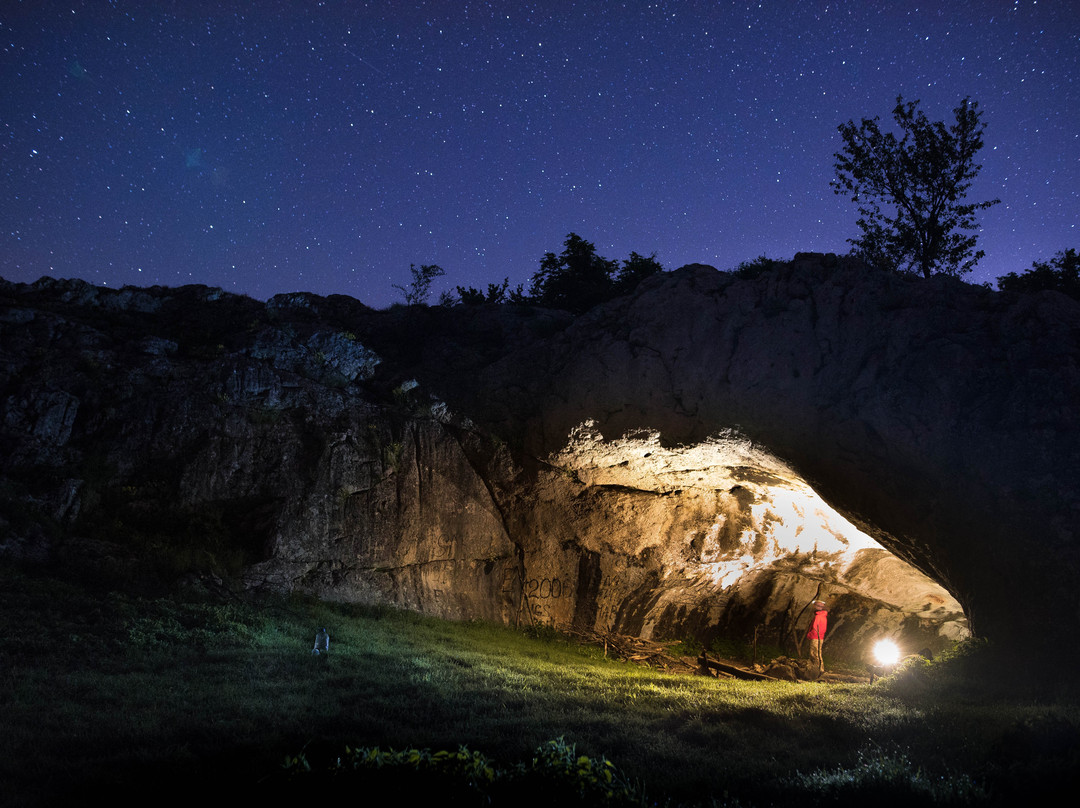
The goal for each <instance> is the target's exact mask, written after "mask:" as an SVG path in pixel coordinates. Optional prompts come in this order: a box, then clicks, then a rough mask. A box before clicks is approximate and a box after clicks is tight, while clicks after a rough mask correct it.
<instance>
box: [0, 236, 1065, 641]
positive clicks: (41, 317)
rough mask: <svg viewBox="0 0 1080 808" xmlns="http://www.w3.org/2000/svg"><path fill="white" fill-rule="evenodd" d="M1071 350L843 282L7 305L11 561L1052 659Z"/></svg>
mask: <svg viewBox="0 0 1080 808" xmlns="http://www.w3.org/2000/svg"><path fill="white" fill-rule="evenodd" d="M1078 355H1080V306H1077V305H1076V304H1075V303H1074V302H1072V301H1069V300H1068V299H1066V298H1064V297H1061V296H1058V295H1054V294H1051V293H1046V294H1040V295H1033V296H1026V297H1014V296H1006V295H1003V294H998V293H994V292H991V291H989V290H985V289H981V288H977V287H970V286H966V285H964V284H961V283H958V282H955V281H949V280H947V279H936V280H931V281H924V280H918V279H914V278H905V277H901V276H896V275H892V274H885V273H877V272H874V271H871V270H868V269H866V268H865V267H861V266H856V265H850V264H847V263H845V262H844V261H843V260H836V259H834V258H832V257H825V256H800V257H797V260H796V261H795V262H793V263H792V264H791V265H789V266H787V267H785V268H782V269H779V270H776V271H773V272H770V273H767V274H763V275H761V276H759V277H756V278H755V277H738V276H736V275H733V274H730V273H719V272H717V271H716V270H714V269H712V268H709V267H703V266H699V265H695V266H691V267H686V268H684V269H682V270H679V271H676V272H673V273H666V274H664V275H662V276H659V277H656V278H653V279H650V280H648V281H646V282H645V283H644V284H642V286H641V287H639V289H638V290H637V292H635V294H633V295H631V296H629V297H626V298H622V299H619V300H616V301H612V302H611V303H609V304H606V305H604V306H602V307H600V308H598V309H595V310H593V311H592V312H590V313H589V314H587V315H585V316H582V317H579V318H577V319H572V318H570V317H569V316H567V315H563V314H560V313H555V312H547V311H542V310H533V309H528V308H517V307H486V306H482V307H457V308H455V309H442V308H432V309H424V308H411V309H392V310H390V311H387V312H373V311H371V310H368V309H366V308H365V307H363V306H361V305H360V304H358V303H356V301H353V300H351V299H350V298H343V297H331V298H318V297H315V296H311V295H289V296H279V297H277V298H274V299H272V300H271V301H270V302H268V303H267V304H262V303H258V302H256V301H252V300H248V299H245V298H237V297H235V296H230V295H224V294H223V293H221V292H220V291H218V290H208V289H205V288H203V287H185V288H183V289H178V290H168V289H159V288H155V289H150V290H132V289H125V290H122V291H120V292H115V291H110V290H101V289H94V288H93V287H89V286H88V285H86V284H81V283H78V282H54V281H43V282H39V283H38V284H35V285H34V286H20V285H11V284H7V285H5V286H3V288H0V363H2V364H0V382H2V387H0V407H2V411H0V417H2V422H0V423H2V429H0V439H2V443H0V451H2V453H0V457H2V462H3V466H2V469H0V470H2V472H3V480H2V483H3V487H2V489H0V501H2V503H3V505H4V507H3V511H2V512H3V516H2V518H0V546H2V547H3V549H4V551H6V552H7V553H8V554H11V555H21V556H24V557H31V558H35V557H36V558H52V559H62V560H66V561H67V562H68V563H78V564H79V565H80V568H82V569H85V570H88V571H89V572H88V573H87V574H96V575H101V576H105V577H130V576H132V575H138V576H143V575H149V574H151V573H152V572H153V573H155V574H160V565H161V563H163V562H162V558H164V560H165V561H167V562H168V565H169V566H170V567H171V568H172V569H173V570H175V569H181V570H183V569H189V568H190V569H206V568H207V567H208V566H212V565H211V564H210V562H209V561H208V560H207V559H213V564H215V565H216V567H217V569H218V570H219V571H220V570H221V569H222V568H223V567H228V568H230V569H232V570H234V571H237V572H242V576H243V579H244V580H245V581H246V582H247V585H248V586H253V587H254V586H269V587H272V588H275V589H301V590H305V591H310V592H313V593H316V594H319V595H321V596H324V597H332V598H340V599H351V600H360V601H368V602H387V603H394V604H398V605H401V606H404V607H407V608H412V609H416V610H420V611H425V612H428V613H432V614H438V615H442V616H447V617H452V618H484V619H493V620H499V621H514V620H522V619H529V618H530V617H531V618H532V619H539V620H543V621H548V622H558V623H565V624H575V625H578V626H585V627H591V628H598V629H601V630H608V629H613V630H616V631H620V632H626V633H638V634H642V635H644V636H655V637H683V636H696V637H698V638H699V639H702V640H705V641H706V642H707V641H709V640H711V639H712V638H714V637H721V636H722V637H728V638H733V639H737V640H749V639H751V638H753V637H754V635H755V631H756V632H757V636H758V639H759V640H760V641H761V642H763V643H767V644H775V643H781V644H788V643H791V642H792V641H793V639H794V638H796V637H798V636H799V635H801V634H802V633H805V628H806V626H805V623H807V622H808V619H809V615H808V612H806V611H804V607H805V606H806V604H807V602H809V600H811V599H812V598H813V597H815V596H818V597H822V598H824V599H826V600H827V601H828V602H829V604H830V612H831V625H832V627H833V633H832V635H831V637H830V641H829V642H828V643H827V645H826V651H827V653H828V652H829V649H830V645H831V646H832V649H833V652H836V651H847V652H849V653H858V652H860V651H861V649H862V648H864V647H865V646H866V645H867V644H868V641H869V639H871V638H872V637H873V636H876V635H879V634H881V633H888V634H893V635H896V636H899V637H901V638H902V639H903V640H904V641H905V643H906V644H907V645H908V647H909V648H911V649H912V650H914V649H915V648H921V647H924V646H926V647H931V648H934V649H935V650H936V649H937V648H940V647H943V646H944V645H945V644H946V643H947V642H949V641H950V640H952V639H955V638H956V637H958V636H962V635H963V634H964V633H965V632H966V631H967V621H966V619H965V616H964V614H963V613H962V611H966V612H967V617H968V618H971V619H972V620H973V622H974V627H975V628H976V629H977V630H978V631H979V632H980V633H983V634H986V635H989V636H994V637H997V638H1001V639H1002V640H1003V641H1008V642H1014V641H1017V642H1025V643H1027V642H1031V641H1033V640H1035V639H1037V638H1042V639H1051V640H1053V639H1054V632H1057V631H1062V632H1065V631H1071V630H1072V629H1074V628H1075V627H1076V623H1077V622H1080V609H1078V601H1077V597H1076V595H1075V593H1074V591H1073V587H1072V583H1073V582H1074V581H1075V580H1076V571H1077V548H1076V538H1075V533H1074V530H1075V528H1074V523H1075V518H1076V516H1077V515H1078V513H1080V494H1078V489H1080V484H1078V483H1077V480H1078V479H1080V475H1078V474H1077V472H1078V471H1080V449H1078V438H1077V434H1078V433H1077V429H1076V427H1077V423H1076V421H1077V418H1078V415H1077V408H1076V406H1075V405H1076V403H1077V402H1078V401H1080V377H1078V373H1077V366H1076V359H1077V356H1078ZM890 551H891V552H890ZM151 558H153V559H155V564H157V566H154V565H151V564H150V563H149V559H151ZM901 559H903V560H901ZM906 562H910V564H909V563H906ZM911 565H914V567H916V568H918V570H921V571H922V572H925V573H927V574H928V575H929V576H931V578H933V580H932V581H931V580H928V579H927V578H926V577H924V576H923V575H921V574H920V573H919V572H918V571H917V570H916V569H914V568H913V567H912V566H911ZM961 604H962V605H963V609H962V608H961ZM1018 606H1019V607H1022V609H1018ZM1032 626H1039V627H1042V628H1041V629H1040V630H1039V631H1033V630H1032Z"/></svg>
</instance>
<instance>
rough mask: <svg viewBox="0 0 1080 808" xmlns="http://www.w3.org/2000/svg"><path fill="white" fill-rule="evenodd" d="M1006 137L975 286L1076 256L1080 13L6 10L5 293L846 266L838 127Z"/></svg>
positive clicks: (681, 7)
mask: <svg viewBox="0 0 1080 808" xmlns="http://www.w3.org/2000/svg"><path fill="white" fill-rule="evenodd" d="M898 94H902V95H903V96H904V98H905V99H906V100H916V99H919V100H921V102H922V103H921V105H920V108H921V109H923V110H924V111H925V112H926V113H927V114H928V115H929V117H931V118H932V119H945V120H947V121H951V119H952V109H953V108H954V107H955V106H956V105H957V104H958V102H959V101H960V100H961V99H962V98H963V97H964V96H970V97H971V98H972V99H974V100H975V101H978V102H979V105H980V108H981V110H982V111H983V120H984V122H985V123H986V125H987V129H986V134H985V143H986V146H985V148H984V149H983V151H982V152H981V154H980V161H981V162H982V163H983V171H982V174H981V175H980V177H979V179H978V180H977V182H976V184H975V187H974V188H973V190H972V192H971V194H970V196H969V199H970V200H972V201H977V200H982V199H990V198H994V197H999V198H1000V199H1001V200H1002V204H1000V205H997V206H995V207H993V208H991V209H990V210H988V211H983V212H981V213H980V214H979V220H980V222H981V223H982V227H983V229H982V233H981V236H980V243H979V246H980V247H981V248H982V249H984V250H985V251H986V257H985V258H984V259H983V260H982V262H981V263H980V264H979V266H978V268H977V269H976V270H975V272H974V273H972V274H971V275H969V276H967V279H968V280H970V281H975V282H982V281H993V280H995V279H996V278H997V277H998V276H1000V275H1003V274H1005V273H1006V272H1010V271H1018V272H1022V271H1023V270H1025V269H1027V268H1028V267H1030V265H1031V262H1032V261H1033V260H1036V259H1039V260H1045V259H1047V258H1050V257H1051V256H1052V255H1053V254H1054V253H1056V252H1058V251H1059V250H1062V249H1065V248H1067V247H1080V228H1078V226H1077V223H1078V219H1080V3H1076V2H1072V1H1071V0H1040V2H1038V3H1036V2H1033V1H1032V0H1021V1H1020V2H1015V3H1013V2H1005V1H1004V0H1001V1H998V0H986V1H985V2H965V1H964V0H943V1H942V2H907V1H906V0H879V2H869V1H867V0H846V1H843V2H815V1H814V0H803V1H802V2H794V0H792V1H790V2H779V1H777V0H763V1H762V2H754V3H745V2H738V3H731V2H653V3H646V2H625V3H615V2H576V3H575V2H559V0H546V1H545V2H537V3H527V2H498V1H497V2H471V0H470V1H468V2H467V1H466V0H460V1H458V2H452V1H451V0H442V1H440V2H426V3H425V2H414V3H407V2H345V1H344V0H340V1H338V2H305V3H299V2H297V3H287V2H260V3H239V2H219V3H208V2H199V1H198V0H192V1H187V0H185V1H184V2H151V1H150V0H143V1H142V2H134V1H132V2H104V0H100V1H97V2H77V1H73V2H67V3H56V2H15V1H14V0H4V2H2V3H0V176H2V181H3V195H2V197H0V276H2V277H4V278H7V279H8V280H15V281H34V280H36V279H37V278H39V277H41V276H42V275H50V276H53V277H63V278H69V277H78V278H83V279H85V280H87V281H90V282H91V283H94V284H98V285H107V286H112V287H118V286H121V285H124V284H136V285H140V286H149V285H153V284H164V285H168V286H179V285H182V284H187V283H203V284H208V285H211V286H220V287H222V288H224V289H226V290H229V291H235V292H240V293H243V294H247V295H251V296H253V297H256V298H259V299H265V298H267V297H269V296H270V295H273V294H277V293H279V292H290V291H301V290H302V291H311V292H316V293H318V294H324V295H325V294H333V293H340V294H347V295H352V296H353V297H356V298H359V299H360V300H362V301H363V302H365V303H367V304H369V305H372V306H377V307H383V306H386V305H388V304H389V303H391V302H393V301H395V300H399V299H400V294H399V293H398V292H396V291H395V290H394V289H393V288H392V284H395V283H397V284H402V285H404V284H406V283H407V282H408V280H409V265H410V264H411V263H415V264H418V265H419V264H431V263H434V264H439V265H440V266H442V267H443V268H444V269H445V270H446V273H447V274H446V276H445V277H444V278H441V279H439V281H438V282H437V285H436V287H435V292H436V294H437V293H438V292H439V291H442V290H444V289H453V287H454V286H457V285H462V286H469V285H471V286H476V287H479V288H484V287H486V285H487V284H488V283H491V282H500V281H502V279H503V278H504V277H509V278H510V282H511V285H512V286H515V285H517V284H518V283H524V284H525V285H526V288H527V287H528V281H529V278H530V277H531V275H532V273H533V272H535V271H536V269H537V267H538V265H539V260H540V258H541V257H542V255H543V254H544V253H545V252H547V251H553V252H560V251H561V249H562V242H563V240H564V239H565V238H566V235H567V234H568V233H570V232H575V233H578V234H579V235H581V236H582V237H584V238H586V239H588V240H589V241H592V242H593V243H595V244H596V247H597V250H598V252H599V253H600V254H601V255H604V256H605V257H608V258H614V259H623V258H626V257H627V256H628V255H629V253H630V251H631V250H634V251H636V252H638V253H642V254H644V255H648V254H650V253H653V252H655V253H656V256H657V258H658V260H659V261H660V262H661V263H662V264H663V265H664V266H665V268H667V269H674V268H677V267H679V266H681V265H683V264H686V263H691V262H703V263H709V264H713V265H715V266H717V267H719V268H721V269H727V268H731V267H733V266H735V265H737V264H738V263H739V262H740V261H743V260H746V259H751V258H754V257H756V256H759V255H762V254H765V255H767V256H769V257H770V258H791V257H792V255H793V254H794V253H795V252H798V251H803V250H814V251H821V252H846V251H847V250H848V248H849V245H847V243H846V239H848V238H852V237H854V236H856V235H857V230H856V226H855V221H856V218H857V216H856V210H855V205H854V204H852V203H851V201H850V200H848V199H845V198H844V197H839V196H835V195H834V194H833V193H832V191H831V189H830V187H829V181H830V179H831V178H832V177H833V174H834V172H833V156H832V155H833V153H834V152H835V151H837V150H838V149H839V148H840V145H841V144H840V139H839V135H838V133H837V131H836V127H837V125H838V124H840V123H842V122H844V121H847V120H849V119H855V120H858V119H861V118H863V117H871V116H874V115H878V116H881V118H882V120H883V122H888V123H890V124H891V114H890V113H891V110H892V108H893V106H894V105H895V99H896V96H897V95H898Z"/></svg>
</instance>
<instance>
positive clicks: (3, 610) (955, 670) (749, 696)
mask: <svg viewBox="0 0 1080 808" xmlns="http://www.w3.org/2000/svg"><path fill="white" fill-rule="evenodd" d="M321 626H326V627H327V628H328V629H329V631H330V636H331V638H332V641H331V642H332V644H331V653H330V654H329V655H328V656H323V657H313V656H312V655H311V654H310V648H311V646H312V643H313V641H314V636H315V632H316V630H317V629H318V628H319V627H321ZM983 656H984V655H983V654H981V653H979V652H976V653H975V654H974V655H973V656H970V657H963V656H960V657H958V658H957V659H955V660H952V661H950V662H945V663H940V664H936V665H932V666H920V667H918V668H916V669H912V670H911V671H909V672H908V673H906V674H905V675H902V676H898V677H894V678H892V679H888V680H884V681H879V682H878V683H876V684H875V685H872V686H871V685H823V684H814V683H757V682H739V681H719V680H711V679H707V678H703V677H693V676H674V675H669V674H663V673H659V672H656V671H652V670H649V669H645V668H641V667H637V666H634V665H629V664H625V663H620V662H615V661H612V660H609V659H605V658H604V657H603V653H602V651H601V650H599V649H596V648H591V647H584V646H580V645H577V644H575V643H572V642H569V641H567V640H565V639H563V638H561V637H559V636H557V635H554V634H553V633H551V632H539V633H535V632H534V633H531V634H530V633H529V632H526V631H520V630H516V629H512V628H506V627H501V626H493V625H489V624H481V623H447V622H442V621H438V620H433V619H428V618H423V617H420V616H417V615H413V614H409V613H404V612H397V611H393V610H389V609H385V608H373V607H359V606H348V605H340V604H327V603H320V602H316V601H309V600H302V599H291V600H287V599H278V600H266V601H262V602H259V603H241V602H239V601H236V602H230V603H221V602H215V601H212V600H210V599H208V598H202V599H198V598H188V599H186V600H185V599H183V598H175V599H145V598H137V597H135V596H133V595H127V594H123V593H118V592H105V591H95V590H93V589H92V588H88V587H85V586H80V585H76V584H73V583H70V582H64V581H61V580H57V579H54V578H49V577H46V576H43V575H39V574H36V573H31V572H29V571H24V570H19V569H13V568H10V567H0V782H3V783H4V788H5V791H4V802H5V804H11V805H29V804H56V803H57V802H58V801H64V800H65V799H68V800H70V799H72V798H73V795H75V794H77V795H78V798H79V801H84V800H86V799H88V798H89V796H92V795H94V794H96V793H100V794H102V795H105V796H107V797H108V798H110V799H111V801H112V802H113V804H115V803H117V802H120V803H125V802H127V801H131V802H135V801H136V799H138V800H143V799H145V798H146V795H147V789H151V792H150V793H152V794H154V795H156V797H157V798H162V797H165V798H171V797H178V796H179V795H181V794H187V793H188V792H190V793H191V794H193V795H196V796H197V795H198V794H199V793H201V792H200V790H201V791H202V792H206V791H208V790H209V789H210V788H211V786H210V784H213V786H212V787H213V789H214V793H215V794H218V795H223V794H228V793H231V792H233V791H235V793H237V794H246V795H258V794H267V795H272V794H282V793H285V792H286V791H287V790H288V789H290V788H292V789H295V790H296V792H297V793H298V794H301V795H305V796H314V795H315V794H316V793H321V792H329V791H330V790H332V789H334V788H336V789H339V790H341V791H343V792H344V793H353V792H354V791H355V793H357V794H361V793H365V792H366V790H367V789H368V788H370V787H371V785H372V784H373V783H375V782H391V783H393V784H394V787H395V788H396V789H398V790H399V791H401V792H402V793H407V794H409V793H413V792H415V791H416V790H417V789H420V788H429V789H430V790H431V792H432V793H437V794H439V795H440V796H441V803H442V804H459V803H455V799H457V800H460V804H480V803H479V802H477V801H476V800H478V799H479V798H478V797H477V794H476V792H475V791H473V790H470V788H466V786H465V784H464V781H462V780H461V779H460V777H459V778H457V779H454V776H452V775H446V774H440V773H438V772H434V773H432V772H426V773H422V772H418V771H416V770H415V768H413V769H410V768H409V767H408V766H407V765H406V766H405V768H404V769H402V768H401V767H400V766H398V767H396V768H395V767H392V766H390V765H389V764H388V763H387V764H386V765H384V766H381V767H378V768H377V769H368V768H363V767H361V770H360V771H359V772H357V771H351V770H350V771H349V772H343V771H342V764H339V763H338V759H339V758H342V759H343V760H351V759H352V758H349V757H348V754H347V753H346V749H347V748H348V749H351V750H355V749H357V748H358V747H365V748H368V749H373V748H376V747H377V748H378V749H379V750H380V754H381V755H382V757H381V758H380V760H382V761H383V762H384V763H386V762H387V761H389V760H391V757H392V756H391V757H388V755H389V754H390V750H397V751H398V752H401V751H402V750H419V751H418V752H417V754H418V755H420V756H421V757H422V756H423V755H426V756H427V758H434V757H436V756H438V759H439V760H440V761H445V760H447V758H448V756H447V755H441V756H439V753H440V751H443V752H447V753H457V752H459V750H460V747H461V746H462V745H464V746H466V747H467V749H468V750H469V753H470V755H473V756H480V757H479V758H473V757H470V758H469V760H470V761H474V762H475V760H480V759H482V760H483V761H485V763H484V765H485V766H487V765H489V764H490V767H491V768H493V770H495V771H496V772H498V773H499V775H500V777H502V778H504V780H505V783H504V786H503V790H502V791H495V792H492V793H493V794H494V795H495V796H496V797H498V799H496V800H495V802H496V804H509V803H510V802H513V803H514V804H517V805H520V804H522V803H523V802H524V803H525V804H533V803H532V802H530V799H531V797H533V796H536V795H537V794H539V793H541V792H542V793H545V794H546V793H548V790H546V789H548V786H550V785H551V784H550V783H549V782H548V781H547V780H544V783H546V785H543V786H542V787H541V786H538V785H536V782H535V781H536V778H538V777H539V778H541V779H542V780H543V778H547V777H548V774H549V773H543V772H541V773H540V774H538V773H537V771H536V770H534V769H532V768H530V767H531V766H532V761H533V760H534V759H535V758H537V754H538V751H537V750H543V749H549V750H550V748H551V747H550V745H549V742H550V741H552V740H556V739H560V738H561V739H562V741H561V744H562V746H559V747H558V749H559V750H561V751H560V752H559V754H563V753H565V754H564V757H566V761H567V763H566V766H567V767H568V769H567V770H568V771H569V770H573V771H571V774H573V775H574V776H575V777H576V776H578V772H577V769H576V768H575V767H576V766H577V763H576V761H577V760H578V759H579V758H581V757H584V758H585V759H586V760H587V761H590V763H589V765H590V766H601V765H602V761H604V760H605V759H606V760H607V761H610V763H611V764H613V767H612V768H613V770H615V771H617V772H618V775H619V777H621V778H623V780H622V781H621V782H626V783H631V784H633V785H634V787H635V789H636V791H635V792H634V793H635V794H636V796H635V798H634V799H635V800H637V801H639V802H642V799H641V794H642V793H644V794H645V798H644V802H645V803H647V804H652V803H653V802H656V803H659V804H664V803H665V801H668V800H670V801H672V803H679V804H695V805H697V804H704V805H714V804H715V805H736V804H738V805H746V806H751V805H770V804H782V803H783V804H786V803H789V802H791V801H797V802H798V804H800V805H834V804H844V803H848V804H860V805H875V806H880V805H882V804H884V805H890V804H900V803H901V802H903V803H905V804H909V805H910V804H938V805H954V804H955V805H966V804H982V803H991V802H1002V803H1004V802H1010V801H1014V800H1019V799H1020V798H1024V799H1025V800H1027V799H1032V798H1034V797H1037V796H1038V795H1040V794H1047V793H1052V792H1053V791H1054V790H1055V789H1056V788H1057V787H1061V786H1068V785H1075V780H1076V778H1077V772H1078V769H1080V709H1078V705H1077V703H1076V701H1075V700H1074V699H1073V698H1072V697H1071V696H1070V695H1068V694H1066V695H1062V694H1061V692H1059V691H1046V692H1042V693H1040V692H1038V691H1036V690H1034V689H1030V690H1023V691H1018V690H1017V689H1016V686H1015V685H1009V686H1005V685H1004V684H1002V683H1001V682H1000V681H998V680H996V679H993V678H990V679H988V678H986V677H985V676H980V671H982V670H983V666H984V664H985V660H984V659H983V658H982V657H983ZM568 749H569V750H576V751H571V752H567V750H568ZM424 750H428V751H426V752H425V751H424ZM421 753H422V754H421ZM354 757H355V756H354ZM400 757H401V756H400V755H398V757H395V758H393V760H398V758H400ZM286 758H298V759H302V760H303V761H304V762H305V763H306V764H307V765H308V766H310V768H311V770H312V771H311V772H310V773H307V774H303V773H300V774H297V773H294V774H293V775H292V776H291V777H287V776H286V774H285V773H284V769H283V766H282V764H283V762H284V761H285V760H286ZM463 759H464V758H463ZM560 759H561V758H560ZM474 762H471V763H469V765H471V766H472V765H474ZM476 765H479V764H476ZM582 765H585V764H582ZM294 770H297V767H295V766H294ZM544 771H545V772H547V770H544ZM387 778H389V780H387ZM447 778H449V781H451V782H452V785H450V786H448V785H447ZM530 778H532V779H530ZM574 782H575V783H576V782H577V781H576V780H575V781H574ZM455 789H456V790H455ZM320 790H321V791H320ZM567 793H569V792H567ZM508 795H510V796H508ZM592 799H593V798H592V797H589V798H582V801H583V802H586V803H588V802H591V801H592ZM470 800H472V802H470ZM560 801H561V802H564V803H565V802H566V800H565V799H562V800H560ZM572 803H573V800H572V799H571V800H570V803H567V804H572Z"/></svg>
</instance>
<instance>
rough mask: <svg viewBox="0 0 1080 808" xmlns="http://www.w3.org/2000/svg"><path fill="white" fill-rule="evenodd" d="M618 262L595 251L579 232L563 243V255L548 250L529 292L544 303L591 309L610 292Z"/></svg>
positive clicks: (546, 304)
mask: <svg viewBox="0 0 1080 808" xmlns="http://www.w3.org/2000/svg"><path fill="white" fill-rule="evenodd" d="M617 268H618V264H617V263H616V262H615V261H609V260H608V259H607V258H602V257H600V256H599V255H597V254H596V247H595V245H593V244H592V242H589V241H586V240H585V239H583V238H582V237H581V236H579V235H577V234H576V233H571V234H570V235H568V236H567V237H566V241H564V242H563V251H562V253H561V254H560V255H555V253H551V252H549V253H545V254H544V257H543V258H542V259H541V260H540V269H538V270H537V271H536V272H535V273H534V274H533V276H532V285H531V286H530V288H529V295H530V297H532V299H533V301H534V302H536V303H539V304H540V305H541V306H550V307H551V308H555V309H566V310H567V311H572V312H575V313H580V312H583V311H588V310H589V309H591V308H592V307H593V306H595V305H596V304H597V303H599V302H600V301H602V300H605V299H607V298H608V297H609V296H610V294H611V287H612V282H613V279H614V275H615V270H616V269H617Z"/></svg>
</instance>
